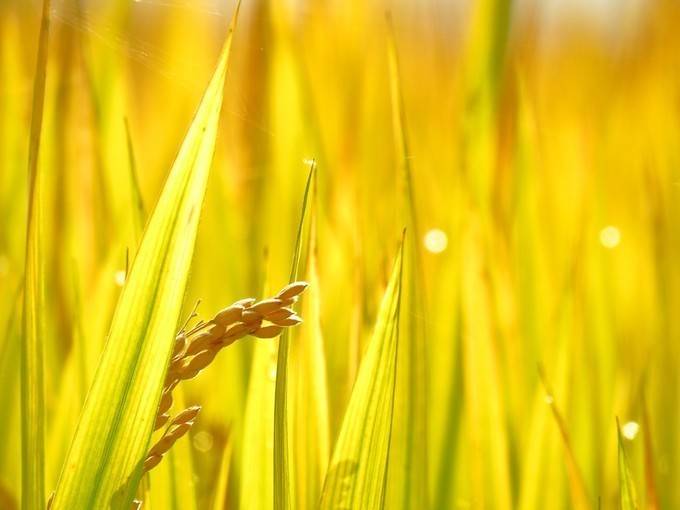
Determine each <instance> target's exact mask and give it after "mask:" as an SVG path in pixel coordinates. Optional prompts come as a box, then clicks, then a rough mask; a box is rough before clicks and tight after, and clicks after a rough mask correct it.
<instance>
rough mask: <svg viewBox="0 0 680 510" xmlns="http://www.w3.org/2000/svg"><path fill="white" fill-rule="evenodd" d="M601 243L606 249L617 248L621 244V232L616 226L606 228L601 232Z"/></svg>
mask: <svg viewBox="0 0 680 510" xmlns="http://www.w3.org/2000/svg"><path fill="white" fill-rule="evenodd" d="M600 242H601V243H602V246H604V247H605V248H609V249H612V248H616V247H617V246H618V245H619V243H620V242H621V232H619V229H618V228H616V227H614V226H611V225H610V226H608V227H604V228H603V229H602V230H601V231H600Z"/></svg>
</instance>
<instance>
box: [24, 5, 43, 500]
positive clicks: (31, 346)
mask: <svg viewBox="0 0 680 510" xmlns="http://www.w3.org/2000/svg"><path fill="white" fill-rule="evenodd" d="M49 32H50V2H49V0H44V1H43V9H42V20H41V25H40V42H39V45H38V61H37V64H36V71H35V85H34V89H33V111H32V118H31V138H30V144H29V152H28V154H29V155H28V159H29V161H28V179H29V187H28V190H29V196H28V220H27V221H28V223H27V229H26V269H25V279H24V324H23V342H22V344H21V347H22V348H21V436H22V438H21V447H22V448H21V458H22V472H21V474H22V476H21V479H22V485H21V488H22V508H24V509H26V510H31V509H35V510H42V509H43V508H45V335H44V329H45V328H44V322H45V318H44V317H45V288H44V285H45V284H44V282H45V248H44V243H45V235H44V233H43V228H44V218H43V216H44V203H43V202H44V193H45V189H44V188H45V183H44V176H43V174H44V172H43V171H41V170H40V169H39V168H38V166H39V158H38V156H39V153H40V135H41V131H42V121H43V109H44V101H45V81H46V74H47V47H48V42H49Z"/></svg>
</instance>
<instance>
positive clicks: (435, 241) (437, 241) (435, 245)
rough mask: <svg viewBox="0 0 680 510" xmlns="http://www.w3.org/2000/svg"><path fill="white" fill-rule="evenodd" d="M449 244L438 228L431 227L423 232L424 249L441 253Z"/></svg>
mask: <svg viewBox="0 0 680 510" xmlns="http://www.w3.org/2000/svg"><path fill="white" fill-rule="evenodd" d="M447 244H449V238H448V237H446V234H445V233H444V232H443V231H441V230H439V229H438V228H433V229H432V230H430V231H428V232H427V234H425V249H426V250H427V251H429V252H432V253H441V252H443V251H444V250H445V249H446V245H447Z"/></svg>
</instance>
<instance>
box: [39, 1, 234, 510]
mask: <svg viewBox="0 0 680 510" xmlns="http://www.w3.org/2000/svg"><path fill="white" fill-rule="evenodd" d="M237 12H238V8H237ZM235 20H236V15H235V16H234V21H233V22H232V26H231V30H230V34H229V37H228V39H227V42H226V44H225V47H224V49H223V52H222V54H221V56H220V59H219V63H218V66H217V69H216V71H215V74H214V76H213V78H212V80H211V82H210V84H209V85H208V88H207V90H206V93H205V95H204V97H203V100H202V102H201V105H200V106H199V108H198V110H197V112H196V115H195V117H194V119H193V121H192V124H191V126H190V128H189V131H188V133H187V135H186V137H185V140H184V142H183V144H182V146H181V148H180V151H179V153H178V155H177V158H176V160H175V163H174V165H173V167H172V169H171V171H170V174H169V176H168V179H167V181H166V184H165V187H164V189H163V191H162V193H161V196H160V198H159V200H158V202H157V204H156V206H155V208H154V211H153V213H152V214H151V216H150V218H149V222H148V224H147V226H146V229H145V231H144V234H143V237H142V241H141V243H140V246H139V249H138V251H137V255H136V258H135V260H134V262H133V264H132V267H131V270H130V274H129V276H128V279H127V282H126V283H125V286H124V287H123V291H122V293H121V296H120V299H119V302H118V307H117V308H116V313H115V315H114V319H113V323H112V325H111V330H110V333H109V338H108V341H107V344H106V347H105V349H104V353H103V355H102V358H101V361H100V363H99V366H98V368H97V372H96V374H95V378H94V381H93V383H92V385H91V387H90V391H89V393H88V396H87V399H86V401H85V405H84V408H83V411H82V413H81V416H80V419H79V422H78V428H77V430H76V434H75V437H74V439H73V441H72V443H71V447H70V449H69V453H68V456H67V459H66V462H65V464H64V467H63V469H62V473H61V476H60V480H59V483H58V486H57V490H56V495H55V498H54V501H53V505H52V508H53V509H55V510H57V509H73V508H112V509H117V508H124V509H126V510H127V509H128V508H129V506H130V504H131V502H132V499H133V497H134V494H135V492H136V490H137V485H138V483H139V479H140V477H141V471H142V463H143V460H144V457H145V454H146V450H147V447H148V443H149V438H150V436H151V431H152V428H153V421H154V416H155V412H156V409H157V406H158V400H159V398H160V393H161V389H162V386H163V381H164V377H165V371H166V368H167V361H168V358H169V356H170V351H171V349H172V345H173V339H174V335H175V329H176V327H177V323H178V320H179V315H180V311H181V305H182V301H183V298H184V293H185V288H186V284H187V280H188V274H189V268H190V264H191V259H192V256H193V250H194V245H195V240H196V233H197V229H198V222H199V217H200V212H201V207H202V203H203V198H204V195H205V191H206V187H207V182H208V175H209V171H210V165H211V162H212V157H213V152H214V147H215V140H216V136H217V125H218V120H219V114H220V109H221V105H222V97H223V89H224V82H225V76H226V69H227V61H228V55H229V48H230V44H231V37H232V34H233V29H234V22H235Z"/></svg>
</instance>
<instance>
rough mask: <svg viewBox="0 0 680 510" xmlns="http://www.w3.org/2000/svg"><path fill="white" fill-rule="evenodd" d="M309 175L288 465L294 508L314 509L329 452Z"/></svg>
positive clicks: (293, 336) (292, 346) (292, 345)
mask: <svg viewBox="0 0 680 510" xmlns="http://www.w3.org/2000/svg"><path fill="white" fill-rule="evenodd" d="M316 178H317V176H316V174H315V175H314V179H313V188H312V197H311V206H310V212H309V234H308V238H307V246H306V250H305V251H306V252H307V255H306V257H305V260H306V267H305V271H304V277H303V279H304V280H305V281H306V282H308V283H309V289H308V290H307V293H306V295H305V299H304V300H303V301H302V304H301V316H302V317H304V320H305V322H304V323H303V324H301V325H300V327H298V328H295V329H294V330H293V331H291V332H290V335H291V342H290V351H289V358H288V364H289V367H290V372H289V377H290V379H289V382H288V389H289V391H290V400H289V406H290V415H289V417H288V418H289V427H290V429H289V430H290V440H291V445H292V447H293V449H294V450H295V456H294V459H293V463H292V469H291V484H294V485H291V491H292V492H293V496H292V501H295V502H296V505H295V508H297V509H300V510H304V509H309V510H311V509H315V508H316V507H317V505H318V502H319V497H320V495H321V489H322V488H323V481H324V478H325V476H326V469H327V467H328V461H329V457H330V451H329V450H330V445H329V441H330V439H329V430H328V395H327V392H328V388H327V383H326V360H325V357H324V342H323V333H322V331H321V319H320V289H319V276H318V274H317V259H316V249H317V245H316V242H317V236H316V221H317V208H316V203H317V202H316V201H317V191H316V189H317V188H316Z"/></svg>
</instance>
